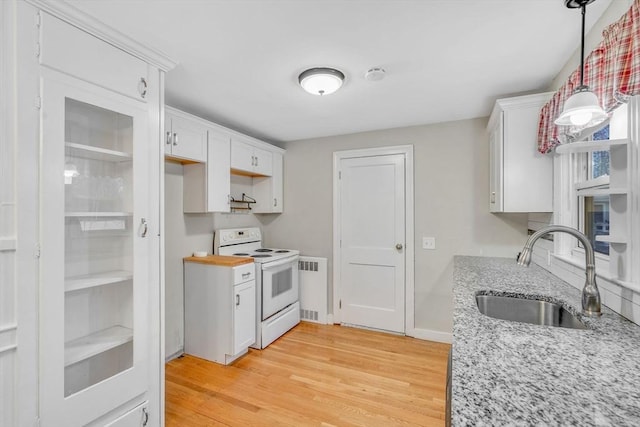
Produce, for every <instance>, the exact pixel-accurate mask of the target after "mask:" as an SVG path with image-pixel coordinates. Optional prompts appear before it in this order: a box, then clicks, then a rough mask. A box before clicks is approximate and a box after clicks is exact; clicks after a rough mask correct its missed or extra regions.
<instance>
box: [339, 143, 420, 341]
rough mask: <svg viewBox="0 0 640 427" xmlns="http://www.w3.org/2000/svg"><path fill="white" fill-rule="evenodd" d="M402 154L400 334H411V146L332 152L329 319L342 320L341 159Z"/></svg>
mask: <svg viewBox="0 0 640 427" xmlns="http://www.w3.org/2000/svg"><path fill="white" fill-rule="evenodd" d="M393 154H402V155H404V159H405V168H404V175H405V187H404V188H405V236H404V241H405V265H404V271H405V275H404V277H405V284H404V290H405V292H404V305H405V310H404V317H405V320H404V333H405V335H407V336H411V337H413V336H415V325H414V317H415V316H414V313H415V295H414V293H415V269H414V265H415V248H414V246H415V239H414V236H413V234H414V231H413V230H414V195H413V188H414V187H413V180H414V176H413V145H397V146H391V147H376V148H364V149H356V150H345V151H336V152H334V153H333V322H332V323H341V322H342V312H341V309H340V307H339V301H340V289H341V287H342V286H341V285H342V284H341V282H340V276H341V269H340V265H341V263H340V262H339V260H340V257H341V256H342V253H341V249H340V236H341V234H342V224H341V220H340V208H341V206H340V197H338V196H339V188H338V186H339V181H340V177H339V171H340V162H341V161H342V160H343V159H349V158H357V157H375V156H387V155H393Z"/></svg>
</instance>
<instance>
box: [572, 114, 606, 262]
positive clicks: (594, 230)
mask: <svg viewBox="0 0 640 427" xmlns="http://www.w3.org/2000/svg"><path fill="white" fill-rule="evenodd" d="M609 128H610V127H609V125H608V124H607V125H606V126H605V127H603V128H602V129H600V130H598V131H597V132H595V133H594V134H593V136H592V137H591V138H590V139H591V140H592V141H602V140H608V139H609ZM577 156H579V157H581V158H578V159H577V160H578V161H576V162H575V167H577V168H578V169H579V171H578V172H577V173H576V176H577V177H578V179H577V180H576V183H575V184H576V196H577V197H578V212H577V216H578V218H577V222H578V229H579V230H580V231H582V232H583V233H584V234H585V236H587V238H588V239H589V241H590V242H591V246H593V249H594V250H595V251H596V252H597V253H600V254H602V255H609V243H608V242H604V241H601V240H598V239H597V236H608V235H609V205H610V203H609V195H608V194H597V193H598V190H606V189H608V188H609V168H610V165H609V163H610V158H609V151H608V150H605V151H593V152H588V153H580V154H578V155H577ZM578 246H579V247H581V246H582V245H581V244H579V245H578Z"/></svg>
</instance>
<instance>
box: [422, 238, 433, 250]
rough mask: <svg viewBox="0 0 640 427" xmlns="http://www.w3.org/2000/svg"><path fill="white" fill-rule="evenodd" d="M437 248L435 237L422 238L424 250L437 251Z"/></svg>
mask: <svg viewBox="0 0 640 427" xmlns="http://www.w3.org/2000/svg"><path fill="white" fill-rule="evenodd" d="M435 248H436V238H435V237H423V238H422V249H432V250H433V249H435Z"/></svg>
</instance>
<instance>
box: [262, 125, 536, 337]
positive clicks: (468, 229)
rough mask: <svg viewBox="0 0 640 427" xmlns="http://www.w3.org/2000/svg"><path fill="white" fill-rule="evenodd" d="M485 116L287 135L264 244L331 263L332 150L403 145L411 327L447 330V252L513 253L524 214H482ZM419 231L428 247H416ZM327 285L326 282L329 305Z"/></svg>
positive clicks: (486, 161) (521, 232)
mask: <svg viewBox="0 0 640 427" xmlns="http://www.w3.org/2000/svg"><path fill="white" fill-rule="evenodd" d="M486 123H487V119H486V118H481V119H473V120H463V121H457V122H448V123H439V124H434V125H426V126H416V127H409V128H399V129H389V130H382V131H376V132H366V133H359V134H353V135H343V136H335V137H327V138H320V139H312V140H305V141H295V142H289V143H286V144H284V148H286V150H287V153H286V156H285V200H284V202H285V205H284V206H285V211H284V213H283V214H281V215H276V216H273V217H270V218H268V219H267V220H265V219H263V220H262V227H263V229H264V230H265V234H266V235H267V236H268V240H269V242H270V243H269V244H270V245H272V246H277V247H288V248H296V249H299V250H300V251H301V253H302V254H304V255H310V256H322V257H327V258H328V259H329V276H330V281H331V269H332V267H333V263H332V259H331V258H332V232H333V231H332V227H333V220H332V209H333V194H332V188H333V187H332V182H333V181H332V179H333V178H332V174H333V153H334V152H335V151H340V150H350V149H358V148H368V147H380V146H393V145H405V144H411V145H413V146H414V168H415V246H416V259H415V278H416V279H415V280H416V282H415V289H416V292H415V303H416V304H415V311H416V318H415V326H416V328H421V329H426V330H429V331H435V332H444V333H450V332H451V328H452V311H451V302H452V301H451V300H452V294H451V271H452V262H453V256H454V255H457V254H460V255H485V256H507V257H514V258H515V256H516V254H517V252H518V251H519V250H520V249H521V248H522V245H523V244H524V242H525V241H526V238H527V235H526V231H527V215H526V214H509V215H506V214H500V215H495V214H491V213H489V208H488V205H489V203H488V192H489V189H488V188H489V142H488V134H487V132H486V129H485V127H486ZM422 236H433V237H435V238H436V243H437V249H436V250H431V251H427V250H423V249H421V242H422ZM331 295H332V288H331V284H330V286H329V297H330V303H329V304H330V307H329V311H331V304H332V302H331Z"/></svg>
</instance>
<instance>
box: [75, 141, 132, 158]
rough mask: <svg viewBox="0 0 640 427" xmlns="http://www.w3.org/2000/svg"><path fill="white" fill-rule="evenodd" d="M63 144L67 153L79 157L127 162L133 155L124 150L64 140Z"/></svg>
mask: <svg viewBox="0 0 640 427" xmlns="http://www.w3.org/2000/svg"><path fill="white" fill-rule="evenodd" d="M64 146H65V147H66V148H67V149H68V150H69V152H68V155H69V156H72V157H79V158H81V159H91V160H104V161H107V162H128V161H131V159H133V156H132V155H131V154H129V153H126V152H124V151H115V150H108V149H106V148H100V147H94V146H92V145H85V144H76V143H75V142H65V144H64Z"/></svg>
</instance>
